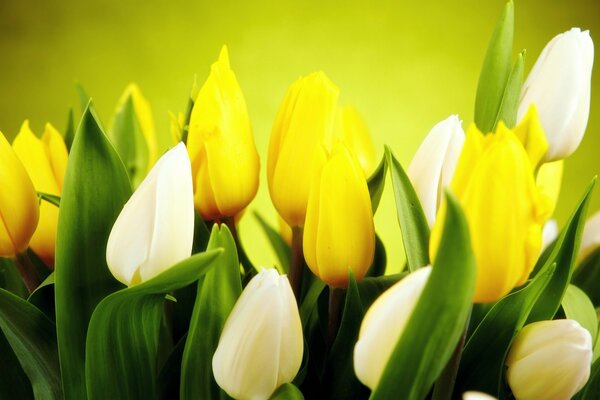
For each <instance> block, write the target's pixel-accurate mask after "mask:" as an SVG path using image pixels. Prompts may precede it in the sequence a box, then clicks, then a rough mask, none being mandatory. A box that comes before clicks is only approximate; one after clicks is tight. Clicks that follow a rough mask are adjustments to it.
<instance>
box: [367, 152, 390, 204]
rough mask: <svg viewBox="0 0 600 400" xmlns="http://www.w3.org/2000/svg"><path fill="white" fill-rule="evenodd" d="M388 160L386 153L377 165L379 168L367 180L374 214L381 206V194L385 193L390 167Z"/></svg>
mask: <svg viewBox="0 0 600 400" xmlns="http://www.w3.org/2000/svg"><path fill="white" fill-rule="evenodd" d="M386 160H387V157H386V155H385V154H384V156H383V157H382V158H381V162H380V163H379V165H378V166H377V169H375V172H373V173H372V174H371V176H370V177H369V179H368V180H367V184H368V186H369V194H370V195H371V207H372V209H373V215H375V212H376V211H377V208H378V207H379V201H380V200H381V195H382V194H383V189H384V187H385V176H386V174H387V169H388V163H387V161H386Z"/></svg>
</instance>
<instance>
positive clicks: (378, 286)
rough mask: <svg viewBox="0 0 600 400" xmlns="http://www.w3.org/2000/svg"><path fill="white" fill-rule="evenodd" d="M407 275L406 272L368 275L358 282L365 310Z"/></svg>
mask: <svg viewBox="0 0 600 400" xmlns="http://www.w3.org/2000/svg"><path fill="white" fill-rule="evenodd" d="M405 276H406V272H404V273H401V274H394V275H384V276H377V277H367V278H364V279H363V280H362V281H360V282H359V283H358V291H359V292H360V299H361V301H362V305H363V308H364V309H365V311H366V310H368V309H369V307H370V306H371V304H373V302H374V301H375V300H376V299H377V298H378V297H379V296H381V294H382V293H383V292H385V291H386V290H388V289H389V288H391V287H392V286H393V285H394V284H396V283H397V282H398V281H400V280H401V279H402V278H404V277H405Z"/></svg>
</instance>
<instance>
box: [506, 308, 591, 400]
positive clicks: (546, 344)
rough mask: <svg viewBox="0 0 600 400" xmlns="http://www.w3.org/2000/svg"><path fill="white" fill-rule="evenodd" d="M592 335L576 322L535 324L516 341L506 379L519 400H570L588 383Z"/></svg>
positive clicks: (522, 332) (524, 329)
mask: <svg viewBox="0 0 600 400" xmlns="http://www.w3.org/2000/svg"><path fill="white" fill-rule="evenodd" d="M591 365H592V335H591V334H590V332H589V331H588V330H586V329H584V328H582V327H581V325H579V323H577V322H576V321H574V320H569V319H559V320H554V321H540V322H534V323H532V324H529V325H527V326H525V327H524V328H523V329H522V330H521V331H520V332H519V334H518V335H517V337H516V339H515V340H514V342H513V344H512V346H511V348H510V352H509V353H508V357H507V358H506V366H507V367H508V369H507V371H506V378H507V380H508V384H509V386H510V388H511V390H512V392H513V394H514V396H515V398H516V399H517V400H537V399H570V398H571V397H572V396H573V395H574V394H575V393H577V392H578V391H579V390H580V389H581V388H582V387H583V386H584V385H585V383H586V382H587V380H588V378H589V376H590V369H591Z"/></svg>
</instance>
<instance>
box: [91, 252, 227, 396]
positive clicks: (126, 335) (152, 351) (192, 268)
mask: <svg viewBox="0 0 600 400" xmlns="http://www.w3.org/2000/svg"><path fill="white" fill-rule="evenodd" d="M221 253H222V250H220V249H217V250H212V251H208V252H206V253H201V254H196V255H194V256H192V257H190V258H188V259H186V260H184V261H182V262H180V263H178V264H176V265H175V266H173V267H172V268H170V269H168V270H166V271H165V272H163V273H161V274H160V275H158V276H157V277H155V278H153V279H150V280H149V281H147V282H143V283H141V284H139V285H136V286H132V287H130V288H127V289H122V290H120V291H118V292H115V293H113V294H111V295H110V296H108V297H106V298H105V299H104V300H102V302H101V303H100V304H98V306H97V307H96V310H95V311H94V314H93V315H92V319H91V321H90V328H89V331H88V337H87V346H86V359H85V376H86V383H87V396H88V398H89V399H92V400H93V399H153V398H156V397H157V392H158V390H157V375H158V373H157V353H158V343H159V328H160V321H161V318H162V315H163V303H164V300H165V294H167V293H169V292H171V291H173V290H176V289H178V288H181V287H184V286H186V285H189V284H191V283H192V282H195V281H197V280H198V279H200V277H202V276H203V274H205V273H206V271H207V270H208V269H209V267H211V266H212V265H213V261H215V259H216V258H217V257H218V255H220V254H221Z"/></svg>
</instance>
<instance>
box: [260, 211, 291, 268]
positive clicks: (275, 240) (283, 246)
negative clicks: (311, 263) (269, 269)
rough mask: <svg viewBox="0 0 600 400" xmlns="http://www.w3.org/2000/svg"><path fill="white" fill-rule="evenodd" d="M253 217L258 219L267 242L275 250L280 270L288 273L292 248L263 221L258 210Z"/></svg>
mask: <svg viewBox="0 0 600 400" xmlns="http://www.w3.org/2000/svg"><path fill="white" fill-rule="evenodd" d="M254 217H255V218H256V220H257V221H258V223H259V225H260V226H261V228H262V229H263V231H265V234H266V235H267V239H269V242H270V243H271V247H272V248H273V250H275V254H276V255H277V258H278V259H279V264H280V265H281V269H282V271H283V272H284V273H288V271H289V270H290V260H291V257H292V249H291V248H290V245H289V244H287V243H286V242H285V240H283V238H282V237H281V235H280V234H279V232H277V231H276V230H275V229H273V228H271V226H270V225H269V224H268V223H267V221H265V219H264V218H263V217H262V216H261V215H260V214H259V213H258V212H256V211H255V212H254Z"/></svg>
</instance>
